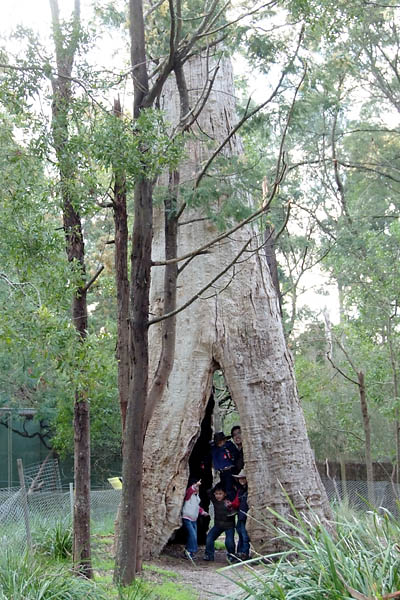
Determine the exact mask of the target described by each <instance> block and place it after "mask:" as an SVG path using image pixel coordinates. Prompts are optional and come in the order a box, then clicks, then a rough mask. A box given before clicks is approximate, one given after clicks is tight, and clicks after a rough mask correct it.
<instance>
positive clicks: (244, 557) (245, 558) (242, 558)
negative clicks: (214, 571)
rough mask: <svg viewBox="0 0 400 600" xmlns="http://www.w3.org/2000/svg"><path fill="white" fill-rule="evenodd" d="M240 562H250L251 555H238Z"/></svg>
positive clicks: (242, 553)
mask: <svg viewBox="0 0 400 600" xmlns="http://www.w3.org/2000/svg"><path fill="white" fill-rule="evenodd" d="M236 556H237V558H238V559H239V560H249V559H250V554H245V553H244V552H240V553H239V554H237V555H236Z"/></svg>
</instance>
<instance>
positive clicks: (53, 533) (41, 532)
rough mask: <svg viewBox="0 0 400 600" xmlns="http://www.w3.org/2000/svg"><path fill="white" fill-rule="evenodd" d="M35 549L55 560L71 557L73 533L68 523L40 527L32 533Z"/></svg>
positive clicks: (60, 522)
mask: <svg viewBox="0 0 400 600" xmlns="http://www.w3.org/2000/svg"><path fill="white" fill-rule="evenodd" d="M33 539H34V546H35V549H36V550H37V551H38V552H40V553H41V554H45V555H46V556H49V557H51V558H54V559H56V560H64V559H66V558H69V557H71V556H72V547H73V532H72V526H71V523H70V521H58V522H57V523H54V524H52V525H46V526H45V525H40V526H39V527H38V528H36V530H35V531H34V533H33Z"/></svg>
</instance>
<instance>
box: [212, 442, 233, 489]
mask: <svg viewBox="0 0 400 600" xmlns="http://www.w3.org/2000/svg"><path fill="white" fill-rule="evenodd" d="M227 439H228V438H227V436H226V435H225V434H224V432H223V431H218V432H217V433H214V439H213V443H212V446H211V454H212V462H213V467H214V469H215V470H216V471H218V473H219V476H220V480H221V484H222V486H223V488H224V490H225V492H226V495H227V497H228V499H229V500H233V498H234V497H235V490H234V487H233V484H234V481H233V478H232V469H233V468H234V462H233V458H232V455H231V453H230V450H229V448H227V444H226V441H227Z"/></svg>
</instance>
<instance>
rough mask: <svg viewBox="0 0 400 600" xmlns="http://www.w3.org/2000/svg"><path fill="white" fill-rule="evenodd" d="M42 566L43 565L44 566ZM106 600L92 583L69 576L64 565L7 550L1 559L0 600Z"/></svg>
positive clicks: (68, 571)
mask: <svg viewBox="0 0 400 600" xmlns="http://www.w3.org/2000/svg"><path fill="white" fill-rule="evenodd" d="M43 565H44V566H43ZM82 598H85V599H86V600H106V599H107V596H106V595H105V594H104V593H103V591H102V590H101V589H100V588H99V587H98V586H97V585H96V584H93V583H92V582H88V581H85V580H84V579H81V578H77V577H71V572H70V570H69V569H68V568H67V567H65V566H64V565H57V566H54V565H51V564H50V563H49V562H45V563H43V561H40V562H39V561H38V560H37V559H36V558H31V557H29V558H28V557H27V556H26V555H25V556H20V555H14V554H12V553H6V554H4V555H3V556H2V557H1V558H0V600H11V599H12V600H82Z"/></svg>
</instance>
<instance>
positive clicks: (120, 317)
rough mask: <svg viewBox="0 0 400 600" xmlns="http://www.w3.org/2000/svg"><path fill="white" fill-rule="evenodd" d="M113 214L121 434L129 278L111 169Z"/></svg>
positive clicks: (124, 229) (121, 180)
mask: <svg viewBox="0 0 400 600" xmlns="http://www.w3.org/2000/svg"><path fill="white" fill-rule="evenodd" d="M114 114H115V115H116V116H117V117H119V116H120V115H121V104H120V101H119V98H118V100H115V101H114ZM113 214H114V228H115V251H114V266H115V283H116V288H117V331H118V333H117V351H116V356H117V366H118V394H119V405H120V410H121V425H122V433H123V431H124V429H125V420H126V411H127V406H128V397H129V381H130V359H129V277H128V215H127V210H126V180H125V174H124V172H123V170H122V169H121V168H118V167H117V166H116V167H115V168H114V196H113Z"/></svg>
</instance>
